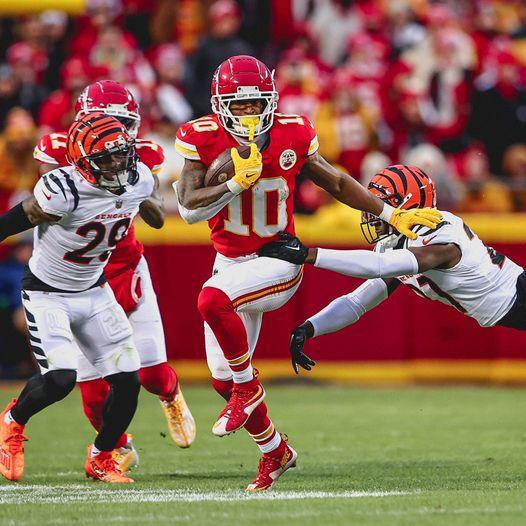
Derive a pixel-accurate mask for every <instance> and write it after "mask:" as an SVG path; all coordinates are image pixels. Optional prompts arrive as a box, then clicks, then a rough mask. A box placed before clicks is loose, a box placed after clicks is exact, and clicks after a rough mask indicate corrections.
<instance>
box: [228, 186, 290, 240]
mask: <svg viewBox="0 0 526 526" xmlns="http://www.w3.org/2000/svg"><path fill="white" fill-rule="evenodd" d="M272 194H274V195H275V196H276V197H277V223H273V222H272V223H271V219H270V218H269V207H268V203H269V200H270V196H271V195H272ZM243 196H244V197H243ZM288 196H289V187H288V185H287V181H286V180H285V179H284V178H283V177H272V178H268V179H260V180H259V181H258V182H257V183H256V184H255V185H254V186H253V187H252V188H250V189H249V190H245V191H244V192H242V193H241V194H239V195H237V196H236V197H234V199H232V201H230V203H228V219H225V230H226V231H227V232H232V233H233V234H237V235H238V236H249V235H250V233H251V232H254V233H255V234H256V235H258V236H259V237H272V236H274V235H276V234H277V233H278V232H279V231H281V230H285V228H286V227H287V198H288ZM247 197H248V198H250V199H251V200H252V214H251V215H252V217H251V218H250V217H243V206H242V204H243V199H246V198H247ZM247 215H248V214H247ZM273 216H274V214H273ZM274 218H275V216H274Z"/></svg>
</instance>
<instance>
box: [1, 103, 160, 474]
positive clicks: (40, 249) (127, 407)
mask: <svg viewBox="0 0 526 526" xmlns="http://www.w3.org/2000/svg"><path fill="white" fill-rule="evenodd" d="M66 146H67V153H68V159H69V160H70V162H71V165H70V166H67V167H64V168H57V169H56V170H53V171H51V172H49V173H48V174H46V175H45V176H43V177H42V178H41V179H40V180H39V181H38V183H37V185H36V186H35V189H34V192H33V194H34V195H33V196H32V197H30V198H28V199H26V200H25V201H23V202H22V203H20V204H19V205H17V206H15V207H14V208H12V209H11V210H10V211H9V212H7V213H6V214H4V215H2V216H0V241H1V240H3V239H5V238H6V237H8V236H10V235H13V234H17V233H19V232H23V231H25V230H28V229H30V228H33V227H37V228H36V230H35V241H34V248H33V254H32V256H31V259H30V261H29V265H28V267H27V268H26V271H25V274H24V277H23V279H22V302H23V306H24V311H25V315H26V322H27V327H28V331H29V339H30V343H31V348H32V351H33V353H34V355H35V358H36V360H37V362H38V365H39V366H40V374H36V375H35V376H33V377H31V378H30V379H29V380H28V382H27V383H26V386H25V387H24V389H23V390H22V392H21V393H20V396H19V397H18V400H16V399H15V400H13V401H12V402H11V403H10V404H8V406H7V407H6V409H5V410H4V411H3V412H2V413H0V473H2V475H3V476H4V477H6V478H7V479H9V480H18V479H20V477H21V476H22V474H23V470H24V447H23V446H24V441H25V440H27V438H26V437H25V436H24V427H25V425H26V424H27V422H28V420H29V419H30V418H31V417H32V416H33V415H35V414H36V413H38V412H40V411H42V410H43V409H45V408H46V407H47V406H49V405H51V404H53V403H55V402H57V401H59V400H61V399H62V398H64V397H65V396H66V395H67V394H68V393H69V392H70V391H71V390H72V389H73V388H74V387H75V382H76V376H77V375H76V369H77V361H78V357H77V350H78V348H80V349H81V351H82V353H83V354H84V356H86V358H87V360H88V361H89V363H90V364H91V365H92V366H93V367H94V368H95V369H96V370H97V372H98V374H99V375H100V376H101V377H102V378H104V380H105V381H106V382H108V384H109V385H110V386H111V390H110V393H109V395H108V396H107V398H106V401H105V404H104V411H103V415H102V422H101V426H100V430H99V432H98V434H97V437H96V439H95V442H94V443H93V445H90V446H89V447H88V456H87V459H86V465H85V470H86V475H87V476H88V477H92V478H95V479H98V480H103V481H105V482H113V483H123V482H124V483H127V482H133V480H132V479H131V478H129V477H127V476H126V475H125V474H124V473H123V472H122V471H121V470H120V469H119V467H118V466H117V463H116V461H115V458H114V455H113V449H114V448H115V446H116V444H117V442H118V440H119V438H120V437H121V436H122V435H123V433H124V432H125V431H126V428H127V427H128V425H129V423H130V421H131V419H132V418H133V415H134V413H135V409H136V407H137V398H138V395H139V389H140V383H139V375H138V370H139V367H140V357H139V355H138V353H137V350H136V348H135V344H134V341H133V337H132V328H131V325H130V322H129V321H128V318H127V317H126V314H125V312H124V310H123V308H122V307H121V306H120V305H119V304H118V303H117V301H116V299H115V295H114V294H113V292H112V289H111V288H110V287H109V286H108V285H107V283H106V278H105V276H104V272H103V269H104V266H105V265H106V262H107V261H108V258H109V257H110V255H111V252H112V251H113V250H114V248H115V246H116V244H117V243H118V242H119V241H120V240H121V239H122V238H124V236H125V235H126V232H127V230H128V228H129V227H130V225H131V223H132V221H133V218H134V216H135V215H136V214H137V213H138V211H139V207H140V205H141V203H142V202H144V201H145V200H147V199H149V197H150V196H151V194H152V192H153V191H154V187H155V181H154V178H153V176H152V173H151V171H150V170H149V169H148V167H147V166H146V165H145V164H143V163H141V162H138V160H137V155H136V153H135V145H134V139H133V138H132V137H131V136H130V135H129V134H128V132H127V130H126V128H125V127H124V125H123V124H121V123H120V122H119V121H118V120H117V119H115V118H114V117H109V116H107V115H105V114H103V113H101V112H93V113H88V114H87V115H84V116H83V117H81V118H80V119H79V120H77V121H75V122H74V123H73V125H72V126H71V128H70V130H69V132H68V135H67V143H66Z"/></svg>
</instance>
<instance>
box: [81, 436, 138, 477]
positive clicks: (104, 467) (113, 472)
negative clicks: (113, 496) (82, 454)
mask: <svg viewBox="0 0 526 526" xmlns="http://www.w3.org/2000/svg"><path fill="white" fill-rule="evenodd" d="M92 448H93V446H91V445H90V446H88V458H87V459H86V464H85V466H84V469H85V470H86V477H88V478H92V479H95V480H102V482H109V483H111V484H129V483H131V482H134V480H133V479H132V478H130V477H128V476H127V475H125V474H124V473H123V472H122V471H121V470H120V469H119V466H118V465H117V461H116V460H115V456H114V454H113V451H101V452H100V453H99V454H97V455H93V456H92V455H91V449H92Z"/></svg>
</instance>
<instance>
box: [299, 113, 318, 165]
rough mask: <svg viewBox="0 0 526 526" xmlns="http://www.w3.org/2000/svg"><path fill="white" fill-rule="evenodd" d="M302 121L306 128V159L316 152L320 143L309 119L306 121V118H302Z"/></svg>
mask: <svg viewBox="0 0 526 526" xmlns="http://www.w3.org/2000/svg"><path fill="white" fill-rule="evenodd" d="M303 120H304V121H305V126H306V128H307V141H306V142H308V147H307V157H310V156H311V155H314V154H315V153H316V152H317V151H318V148H319V147H320V143H319V142H318V134H317V133H316V129H315V128H314V125H313V124H312V122H311V121H310V119H308V118H307V117H303Z"/></svg>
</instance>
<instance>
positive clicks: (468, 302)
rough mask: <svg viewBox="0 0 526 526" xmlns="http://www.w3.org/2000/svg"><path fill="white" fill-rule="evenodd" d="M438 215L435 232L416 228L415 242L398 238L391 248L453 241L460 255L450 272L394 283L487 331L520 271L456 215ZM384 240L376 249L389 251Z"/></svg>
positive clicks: (506, 306) (505, 306)
mask: <svg viewBox="0 0 526 526" xmlns="http://www.w3.org/2000/svg"><path fill="white" fill-rule="evenodd" d="M442 214H443V218H444V219H443V222H442V223H440V224H439V225H438V227H437V229H436V230H430V229H428V228H426V227H418V228H417V229H415V232H416V233H417V234H418V238H417V239H415V240H411V239H408V238H403V239H401V242H400V243H399V244H398V246H396V248H416V247H424V246H429V245H435V244H447V243H454V244H455V245H457V246H458V247H459V249H460V251H461V252H462V257H461V259H460V261H459V262H458V263H457V264H456V265H455V266H454V267H453V268H449V269H443V270H438V269H434V270H429V271H427V272H424V273H422V274H415V275H414V276H403V277H401V278H398V279H399V280H400V281H401V282H402V283H403V284H405V285H408V286H409V287H411V288H412V289H413V290H414V291H415V292H417V294H419V295H421V296H423V297H425V298H428V299H431V300H438V301H441V302H442V303H445V304H446V305H451V306H453V307H455V308H457V309H458V310H459V311H461V312H463V313H465V314H467V315H468V316H471V317H472V318H475V319H476V320H477V322H478V323H479V324H480V325H481V326H482V327H491V326H493V325H495V324H496V323H497V322H498V321H499V320H500V319H501V318H502V317H503V316H504V315H505V314H506V313H507V312H508V311H509V310H510V309H511V307H512V305H513V302H514V301H515V298H516V295H517V289H516V287H517V278H518V276H519V274H521V273H522V272H523V270H524V269H523V268H522V267H520V266H519V265H517V264H516V263H514V262H513V261H511V260H510V259H509V258H507V257H506V256H504V255H502V254H499V253H497V252H496V251H495V250H493V249H492V248H491V247H487V246H486V245H484V243H482V241H481V240H480V239H479V238H478V236H477V235H476V234H475V233H474V232H473V231H472V230H471V229H470V228H469V227H468V226H467V225H465V224H464V221H463V220H462V219H461V218H460V217H457V216H456V215H454V214H452V213H450V212H442ZM386 241H387V242H386V243H382V242H380V243H378V245H377V248H376V250H379V251H385V250H393V248H392V247H389V241H388V240H386ZM396 248H395V250H396Z"/></svg>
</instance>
